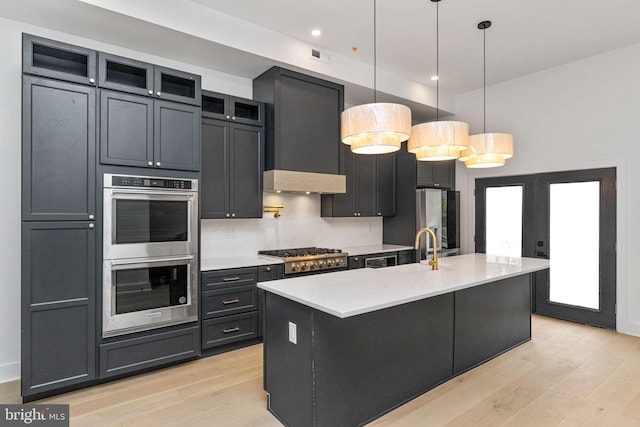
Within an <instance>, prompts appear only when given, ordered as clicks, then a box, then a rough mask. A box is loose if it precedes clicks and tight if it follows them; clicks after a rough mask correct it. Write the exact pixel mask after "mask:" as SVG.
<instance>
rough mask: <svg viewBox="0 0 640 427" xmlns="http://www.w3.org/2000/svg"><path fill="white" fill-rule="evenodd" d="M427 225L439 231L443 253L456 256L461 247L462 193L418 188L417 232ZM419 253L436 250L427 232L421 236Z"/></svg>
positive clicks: (441, 251) (440, 250)
mask: <svg viewBox="0 0 640 427" xmlns="http://www.w3.org/2000/svg"><path fill="white" fill-rule="evenodd" d="M425 227H428V228H430V229H432V230H433V232H434V233H435V234H436V243H437V248H438V253H439V255H440V256H448V255H455V254H457V253H458V251H459V248H460V192H459V191H451V190H438V189H433V188H419V189H417V190H416V232H417V231H418V230H420V229H421V228H425ZM420 239H421V242H420V255H421V259H425V257H426V254H427V253H429V254H430V253H431V252H432V251H433V243H432V242H431V237H430V235H429V234H428V233H425V234H423V235H422V237H421V238H420Z"/></svg>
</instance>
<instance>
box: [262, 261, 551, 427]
mask: <svg viewBox="0 0 640 427" xmlns="http://www.w3.org/2000/svg"><path fill="white" fill-rule="evenodd" d="M547 268H549V262H548V261H547V260H541V259H533V258H508V257H495V256H490V255H484V254H471V255H462V256H457V257H451V258H446V260H445V261H441V264H440V269H439V270H437V271H432V270H431V267H430V266H428V265H426V264H424V263H423V264H408V265H402V266H397V267H389V268H385V269H359V270H350V271H344V272H336V273H328V274H323V275H316V276H306V277H298V278H293V279H286V280H280V281H274V282H265V283H258V286H259V287H260V288H262V289H264V290H266V291H267V295H266V329H265V336H264V352H265V355H264V356H265V359H264V370H265V371H264V374H265V389H266V391H267V393H268V394H269V403H268V405H269V410H270V411H271V412H272V413H273V414H274V415H275V416H276V417H277V418H278V419H279V420H280V421H282V422H283V423H284V424H285V425H289V426H356V425H362V424H365V423H367V422H369V421H371V420H373V419H375V418H377V417H379V416H381V415H382V414H384V413H386V412H388V411H390V410H392V409H393V408H395V407H397V406H399V405H401V404H403V403H405V402H407V401H408V400H411V399H413V398H414V397H416V396H418V395H420V394H422V393H424V392H425V391H427V390H429V389H431V388H433V387H435V386H437V385H438V384H440V383H442V382H444V381H447V380H448V379H450V378H452V377H454V376H456V375H459V374H460V373H462V372H464V371H466V370H468V369H471V368H473V367H474V366H477V365H479V364H481V363H484V362H485V361H487V360H489V359H491V358H493V357H495V356H496V355H498V354H500V353H502V352H504V351H507V350H509V349H510V348H513V347H514V346H517V345H519V344H521V343H523V342H525V341H528V340H530V339H531V315H530V310H531V281H532V278H533V274H534V273H535V272H536V271H540V270H544V269H547Z"/></svg>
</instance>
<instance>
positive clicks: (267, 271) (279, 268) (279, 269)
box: [258, 264, 284, 282]
mask: <svg viewBox="0 0 640 427" xmlns="http://www.w3.org/2000/svg"><path fill="white" fill-rule="evenodd" d="M283 275H284V264H274V265H263V266H260V267H258V282H268V281H270V280H278V279H282V276H283Z"/></svg>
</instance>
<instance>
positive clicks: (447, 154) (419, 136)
mask: <svg viewBox="0 0 640 427" xmlns="http://www.w3.org/2000/svg"><path fill="white" fill-rule="evenodd" d="M431 1H432V2H433V3H435V4H436V77H437V80H436V121H435V122H428V123H420V124H418V125H415V126H413V127H412V128H411V137H410V138H409V142H408V143H407V150H408V151H409V152H410V153H415V155H416V159H417V160H422V161H442V160H453V159H457V158H458V157H460V153H461V152H462V151H463V150H464V149H466V148H467V147H468V145H469V125H468V124H466V123H464V122H457V121H442V122H441V121H440V105H439V104H440V84H439V83H440V22H439V21H440V14H439V10H438V3H439V2H440V0H431Z"/></svg>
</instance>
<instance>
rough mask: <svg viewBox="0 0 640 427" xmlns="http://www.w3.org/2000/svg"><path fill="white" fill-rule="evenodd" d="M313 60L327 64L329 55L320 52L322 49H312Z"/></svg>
mask: <svg viewBox="0 0 640 427" xmlns="http://www.w3.org/2000/svg"><path fill="white" fill-rule="evenodd" d="M311 58H312V59H317V60H318V61H323V62H327V61H329V55H327V54H326V53H323V52H320V49H313V48H312V49H311Z"/></svg>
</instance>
